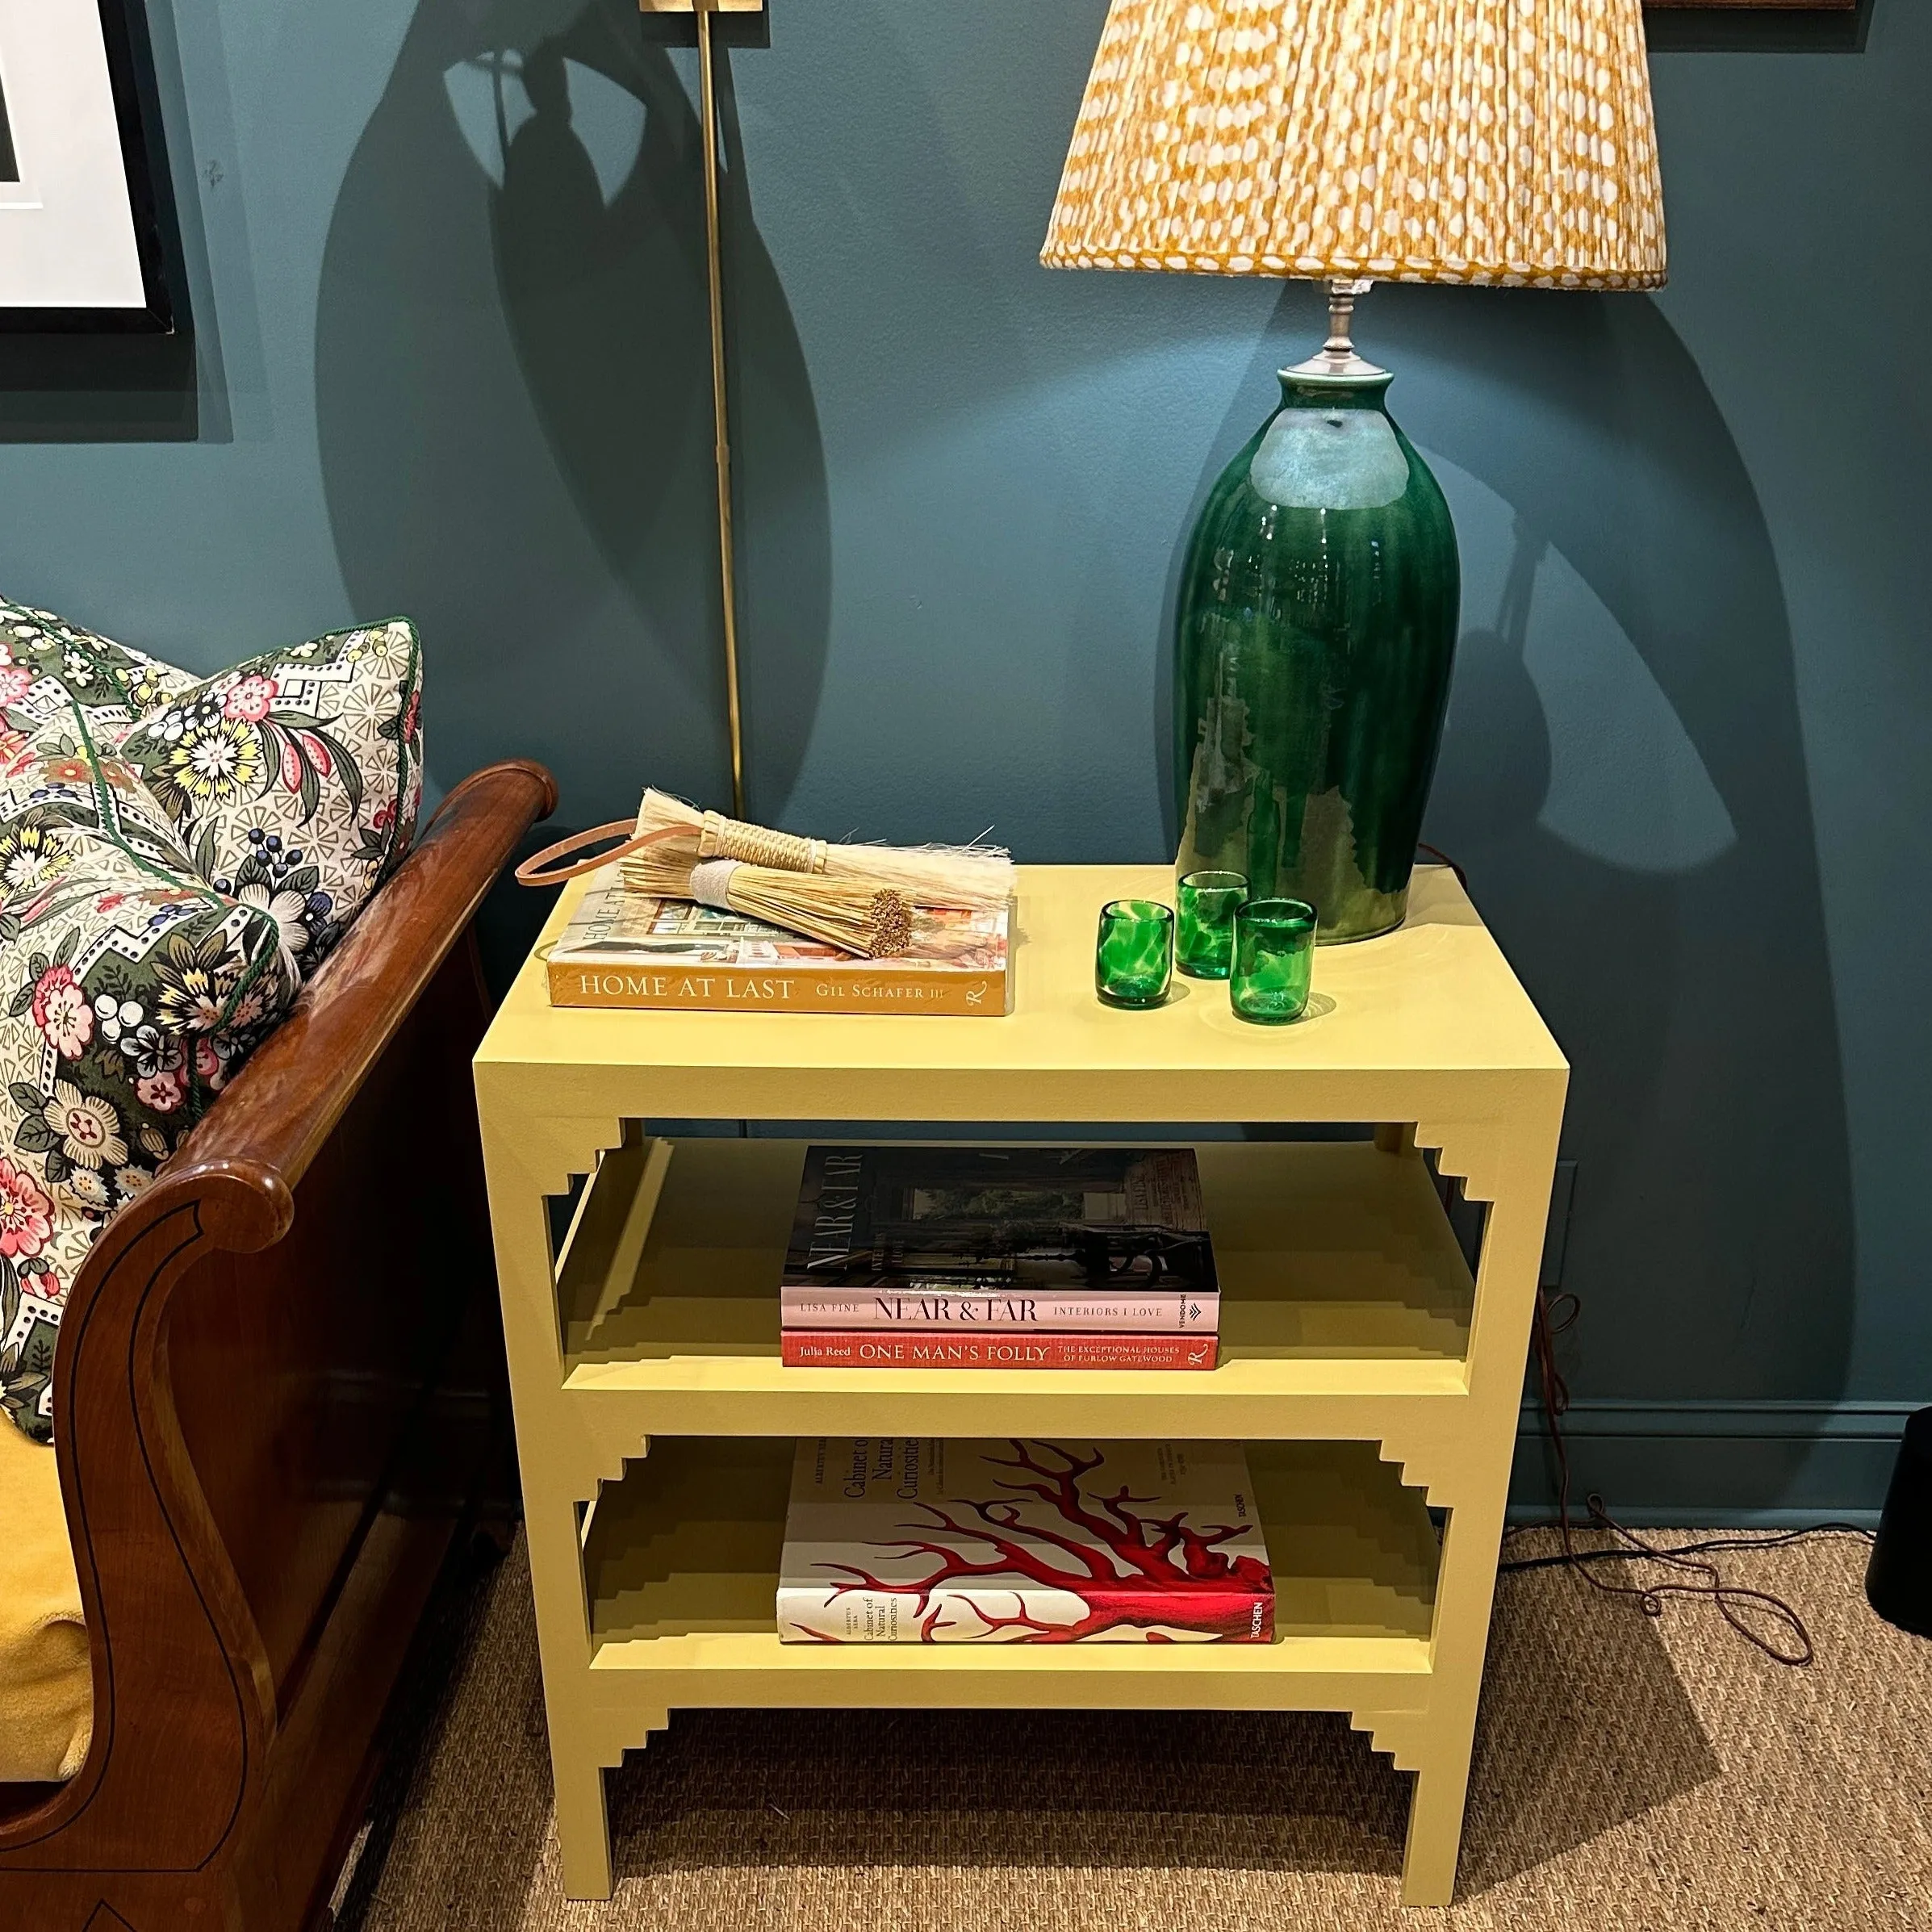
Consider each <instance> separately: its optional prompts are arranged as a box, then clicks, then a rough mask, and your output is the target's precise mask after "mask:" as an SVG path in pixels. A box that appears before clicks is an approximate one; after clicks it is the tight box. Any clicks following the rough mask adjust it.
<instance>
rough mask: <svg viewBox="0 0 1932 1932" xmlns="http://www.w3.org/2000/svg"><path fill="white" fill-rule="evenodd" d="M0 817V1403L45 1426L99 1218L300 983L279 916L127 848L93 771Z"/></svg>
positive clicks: (114, 808) (131, 811) (134, 1185)
mask: <svg viewBox="0 0 1932 1932" xmlns="http://www.w3.org/2000/svg"><path fill="white" fill-rule="evenodd" d="M101 789H102V791H103V792H104V793H105V794H106V798H107V802H106V804H105V805H104V806H103V807H102V822H100V823H98V824H97V825H95V826H93V827H91V828H90V827H83V826H79V825H77V824H74V823H72V822H67V821H64V820H63V819H62V818H61V817H60V816H59V805H58V801H56V800H51V799H50V800H43V801H39V802H37V803H36V804H35V805H33V806H32V807H31V809H30V810H29V811H28V812H27V813H26V814H25V815H24V816H23V817H22V818H15V819H14V820H13V821H12V822H10V823H6V824H5V825H4V826H0V1085H3V1088H4V1091H3V1093H0V1407H3V1408H4V1409H5V1410H6V1413H7V1414H8V1415H9V1416H10V1417H11V1418H12V1420H14V1421H15V1422H16V1423H18V1424H19V1426H20V1427H21V1428H23V1429H25V1430H26V1431H27V1433H28V1434H29V1435H31V1436H37V1437H40V1438H41V1439H42V1440H45V1439H47V1438H48V1436H51V1434H52V1406H51V1395H52V1389H51V1378H52V1370H53V1353H54V1336H55V1334H56V1330H57V1328H58V1324H59V1322H60V1315H61V1306H62V1304H63V1303H64V1302H65V1299H66V1296H67V1291H68V1290H69V1287H70V1286H72V1284H73V1279H74V1278H75V1276H76V1275H77V1273H78V1272H79V1270H80V1268H81V1265H82V1263H83V1262H84V1261H86V1257H87V1251H88V1250H89V1248H91V1247H92V1246H93V1244H94V1239H95V1237H96V1236H98V1234H99V1232H100V1231H101V1228H102V1227H103V1226H104V1225H105V1223H106V1222H107V1219H108V1217H109V1216H110V1215H111V1214H112V1213H113V1212H114V1211H115V1209H116V1208H117V1207H119V1206H121V1205H122V1204H123V1202H128V1201H130V1200H132V1198H134V1196H135V1195H136V1194H139V1193H140V1192H141V1190H143V1189H144V1188H145V1187H147V1186H148V1185H149V1183H150V1182H151V1181H153V1177H154V1173H155V1170H156V1169H157V1168H158V1167H159V1165H161V1162H162V1161H164V1160H166V1159H167V1158H168V1156H169V1155H170V1154H171V1153H172V1152H174V1149H175V1148H176V1147H178V1145H179V1144H180V1143H181V1141H182V1139H183V1137H184V1136H185V1135H186V1133H187V1132H188V1130H189V1129H190V1127H192V1126H193V1125H194V1122H195V1121H196V1120H197V1119H199V1117H200V1115H201V1114H203V1112H204V1111H206V1110H207V1106H208V1104H209V1102H211V1100H212V1099H213V1098H214V1096H215V1094H218V1093H219V1092H220V1090H221V1089H222V1088H223V1087H224V1086H225V1085H227V1084H228V1079H229V1077H230V1075H231V1074H232V1073H233V1072H234V1071H235V1070H236V1068H238V1067H239V1065H240V1063H241V1061H242V1060H244V1059H245V1057H246V1056H247V1055H248V1053H249V1051H250V1050H251V1049H252V1048H253V1046H254V1045H255V1044H256V1043H257V1041H259V1040H260V1039H261V1038H262V1037H263V1036H264V1035H266V1033H268V1032H269V1031H271V1030H272V1029H273V1027H274V1025H275V1024H276V1022H278V1020H279V1019H280V1018H281V1017H282V1014H284V1013H285V1012H286V1010H287V1008H288V1006H289V1003H290V1002H291V1000H293V998H294V997H295V989H296V987H297V985H299V975H298V973H297V972H296V970H295V960H294V959H293V958H292V957H291V951H290V948H289V947H288V945H287V943H286V939H285V936H284V934H283V932H282V928H281V926H279V924H278V922H277V921H276V919H275V918H274V916H273V915H272V914H271V913H270V911H269V910H267V909H266V908H265V907H261V906H259V905H249V904H241V903H237V902H236V901H233V900H232V899H228V898H226V897H224V896H223V895H221V894H220V893H216V892H214V891H212V890H211V889H209V888H208V887H207V885H205V884H203V883H202V882H201V881H200V880H198V879H196V878H194V876H192V875H190V874H187V873H180V874H174V875H170V874H169V873H168V872H166V871H165V869H164V868H161V867H160V866H159V865H157V864H156V863H155V862H154V861H153V859H148V858H143V857H137V856H136V853H135V851H134V850H133V849H132V847H133V843H134V839H133V837H132V827H130V826H129V825H128V822H129V821H130V820H131V819H133V818H135V817H136V814H139V815H140V817H144V818H145V817H152V816H158V815H159V810H158V807H157V806H156V805H154V803H153V801H152V800H150V799H144V798H143V797H140V795H139V794H138V791H137V792H132V793H128V794H126V795H125V796H123V793H122V792H120V790H119V788H116V787H114V786H112V785H111V784H107V781H106V780H102V781H101Z"/></svg>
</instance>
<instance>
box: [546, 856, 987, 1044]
mask: <svg viewBox="0 0 1932 1932" xmlns="http://www.w3.org/2000/svg"><path fill="white" fill-rule="evenodd" d="M1011 967H1012V956H1011V952H1010V948H1009V946H1008V914H1007V909H1006V908H1004V907H1002V909H1001V910H999V911H997V912H966V911H952V910H947V911H933V910H926V909H925V908H922V909H920V910H918V911H917V912H916V913H915V914H914V919H913V946H912V950H911V951H910V952H909V953H907V954H905V956H903V957H901V958H899V959H893V960H861V959H855V958H854V957H853V956H851V954H849V953H843V952H841V951H839V950H838V947H835V946H827V945H825V944H823V943H821V942H820V941H818V940H817V939H805V938H804V937H802V936H801V935H799V934H797V933H790V932H786V931H784V930H781V929H780V928H779V927H777V926H764V925H761V924H759V922H758V921H757V920H755V919H746V918H741V917H739V915H738V914H736V913H721V912H714V911H713V910H712V909H711V908H710V907H709V906H705V905H691V904H690V903H688V901H684V900H682V899H653V898H649V897H645V896H643V895H642V894H639V893H627V892H626V891H625V889H624V887H623V884H622V881H621V877H620V876H619V873H618V871H617V868H616V867H615V866H610V867H607V868H604V870H603V871H602V872H597V873H596V874H595V875H593V876H592V879H591V882H590V886H589V889H588V891H586V892H585V893H584V895H583V898H582V899H581V900H580V901H579V902H578V905H577V910H576V911H575V913H574V914H572V915H571V921H570V923H569V924H568V925H567V926H566V927H565V928H564V930H563V932H562V935H560V936H559V937H558V939H557V940H556V941H555V943H554V944H553V945H552V946H551V947H550V953H549V956H548V958H547V960H546V968H547V970H548V972H549V976H550V1004H551V1005H552V1006H620V1007H630V1008H634V1009H637V1010H643V1011H664V1010H677V1009H683V1010H687V1011H696V1012H709V1013H746V1012H768V1013H938V1014H953V1015H957V1016H962V1017H968V1018H975V1017H981V1016H991V1017H993V1018H998V1017H999V1016H1000V1015H1002V1014H1005V1013H1006V1012H1008V1011H1010V1010H1011V1007H1012V976H1011Z"/></svg>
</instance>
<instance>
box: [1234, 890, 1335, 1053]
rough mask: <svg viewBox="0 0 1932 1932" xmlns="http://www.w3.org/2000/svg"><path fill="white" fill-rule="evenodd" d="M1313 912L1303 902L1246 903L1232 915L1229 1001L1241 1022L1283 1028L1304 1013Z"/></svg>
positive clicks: (1311, 961) (1312, 963)
mask: <svg viewBox="0 0 1932 1932" xmlns="http://www.w3.org/2000/svg"><path fill="white" fill-rule="evenodd" d="M1314 967H1315V908H1314V907H1313V906H1312V905H1309V904H1307V902H1306V901H1304V900H1301V899H1250V900H1249V901H1248V903H1247V904H1246V905H1244V906H1243V907H1242V908H1241V909H1240V911H1239V912H1237V913H1236V914H1235V943H1234V976H1233V978H1232V980H1231V981H1229V982H1228V988H1227V992H1228V997H1229V998H1230V999H1231V1000H1232V1002H1233V1004H1234V1010H1235V1011H1236V1013H1237V1014H1239V1015H1240V1017H1241V1018H1243V1019H1244V1020H1257V1021H1259V1022H1261V1024H1262V1025H1264V1026H1281V1025H1282V1024H1284V1023H1285V1022H1287V1021H1289V1020H1298V1019H1299V1018H1301V1017H1302V1015H1303V1014H1304V1013H1306V1012H1307V1010H1308V988H1309V984H1310V981H1311V977H1312V976H1313V972H1314Z"/></svg>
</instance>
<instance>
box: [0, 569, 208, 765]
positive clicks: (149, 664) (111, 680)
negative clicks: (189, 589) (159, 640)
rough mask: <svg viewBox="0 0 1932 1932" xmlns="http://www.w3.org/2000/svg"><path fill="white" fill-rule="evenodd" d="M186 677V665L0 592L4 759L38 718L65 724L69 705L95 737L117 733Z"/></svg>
mask: <svg viewBox="0 0 1932 1932" xmlns="http://www.w3.org/2000/svg"><path fill="white" fill-rule="evenodd" d="M193 684H194V675H193V673H192V672H190V671H177V670H175V669H174V667H173V666H172V665H169V664H163V663H160V662H159V661H158V660H157V659H153V658H150V657H144V655H143V654H141V653H140V651H138V650H128V647H127V646H125V645H124V644H116V643H115V642H114V641H113V640H112V639H111V638H103V637H100V636H98V635H97V634H95V633H94V632H93V631H91V630H83V629H81V627H80V626H79V625H77V624H69V622H68V621H67V620H66V619H65V617H56V616H55V615H54V614H53V613H52V611H50V610H35V609H33V608H31V607H30V606H28V605H27V604H13V603H10V602H9V601H8V600H6V598H5V597H0V758H11V757H12V756H13V755H15V752H17V751H19V749H20V746H21V745H22V744H23V743H24V742H25V741H26V739H27V737H28V736H30V735H31V734H32V732H33V731H34V730H36V728H37V727H38V726H41V725H44V724H46V723H48V722H49V721H55V720H57V721H62V722H66V723H69V724H71V722H72V721H73V713H74V709H75V708H76V707H78V708H79V709H80V711H81V713H82V720H83V721H84V722H85V723H86V726H87V728H88V730H90V732H91V733H92V734H93V736H94V739H95V741H96V742H112V741H115V740H118V739H119V737H120V735H121V734H123V732H125V731H126V730H128V727H129V726H131V725H132V724H134V723H135V722H136V721H138V720H139V719H140V717H142V716H143V715H144V713H147V712H148V711H150V710H152V709H153V708H154V707H155V706H156V705H160V704H163V703H165V701H166V700H168V699H169V698H170V697H172V696H174V694H175V693H176V692H180V691H186V690H188V689H190V688H191V687H192V686H193Z"/></svg>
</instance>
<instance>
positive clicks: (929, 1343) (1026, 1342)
mask: <svg viewBox="0 0 1932 1932" xmlns="http://www.w3.org/2000/svg"><path fill="white" fill-rule="evenodd" d="M1216 1342H1217V1338H1216V1337H1215V1336H1211V1335H1200V1336H1195V1335H1015V1334H1012V1333H1005V1334H997V1335H930V1334H926V1335H908V1334H904V1333H901V1332H896V1331H894V1330H891V1329H886V1330H884V1331H881V1330H878V1329H871V1330H864V1331H859V1332H839V1331H829V1332H828V1331H826V1330H822V1329H816V1328H807V1329H801V1328H787V1329H786V1330H785V1331H784V1335H783V1337H782V1343H783V1348H784V1353H783V1355H782V1357H781V1358H780V1359H781V1360H782V1361H783V1362H784V1365H785V1366H786V1367H787V1368H788V1369H1211V1368H1212V1367H1213V1366H1214V1365H1215V1351H1216Z"/></svg>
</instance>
